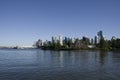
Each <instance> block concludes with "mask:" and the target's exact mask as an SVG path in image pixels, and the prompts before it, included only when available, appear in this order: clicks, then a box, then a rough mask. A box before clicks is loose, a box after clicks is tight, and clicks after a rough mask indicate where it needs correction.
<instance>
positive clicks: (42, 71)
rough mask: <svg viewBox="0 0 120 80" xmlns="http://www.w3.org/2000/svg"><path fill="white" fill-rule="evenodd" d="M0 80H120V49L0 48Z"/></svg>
mask: <svg viewBox="0 0 120 80" xmlns="http://www.w3.org/2000/svg"><path fill="white" fill-rule="evenodd" d="M0 80H120V52H101V51H43V50H39V49H28V50H15V49H0Z"/></svg>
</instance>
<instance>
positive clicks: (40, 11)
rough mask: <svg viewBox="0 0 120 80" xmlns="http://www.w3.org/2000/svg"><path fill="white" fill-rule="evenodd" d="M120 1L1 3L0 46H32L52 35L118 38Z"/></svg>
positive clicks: (24, 0) (8, 0)
mask: <svg viewBox="0 0 120 80" xmlns="http://www.w3.org/2000/svg"><path fill="white" fill-rule="evenodd" d="M119 3H120V1H119V0H74V1H73V0H0V11H1V13H0V46H16V45H25V46H30V45H33V43H34V42H35V41H37V40H38V39H39V38H41V39H42V40H44V41H45V40H49V39H50V40H51V36H57V35H62V36H68V37H76V38H82V36H88V37H90V38H94V36H95V35H96V33H97V32H98V31H100V30H102V31H103V34H104V35H105V36H106V38H107V39H111V38H112V36H116V37H120V31H119V30H120V5H119Z"/></svg>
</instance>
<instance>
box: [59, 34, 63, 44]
mask: <svg viewBox="0 0 120 80" xmlns="http://www.w3.org/2000/svg"><path fill="white" fill-rule="evenodd" d="M59 43H60V45H63V39H62V36H59Z"/></svg>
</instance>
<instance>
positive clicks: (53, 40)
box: [52, 36, 57, 44]
mask: <svg viewBox="0 0 120 80" xmlns="http://www.w3.org/2000/svg"><path fill="white" fill-rule="evenodd" d="M52 43H53V44H54V43H57V38H56V37H55V36H52Z"/></svg>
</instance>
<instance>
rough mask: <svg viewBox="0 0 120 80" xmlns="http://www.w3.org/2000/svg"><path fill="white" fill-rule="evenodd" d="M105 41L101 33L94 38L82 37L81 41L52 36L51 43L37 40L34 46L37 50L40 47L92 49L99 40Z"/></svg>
mask: <svg viewBox="0 0 120 80" xmlns="http://www.w3.org/2000/svg"><path fill="white" fill-rule="evenodd" d="M102 39H104V40H106V39H105V37H103V33H102V31H99V32H98V33H97V35H96V36H95V37H94V38H89V37H86V36H83V37H82V39H80V38H69V37H63V36H59V37H56V36H53V37H52V38H51V41H48V40H46V41H44V42H43V41H42V40H41V39H39V40H38V41H37V42H36V43H35V46H36V47H37V48H41V47H47V48H94V47H96V45H97V44H99V43H100V42H101V40H102Z"/></svg>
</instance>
